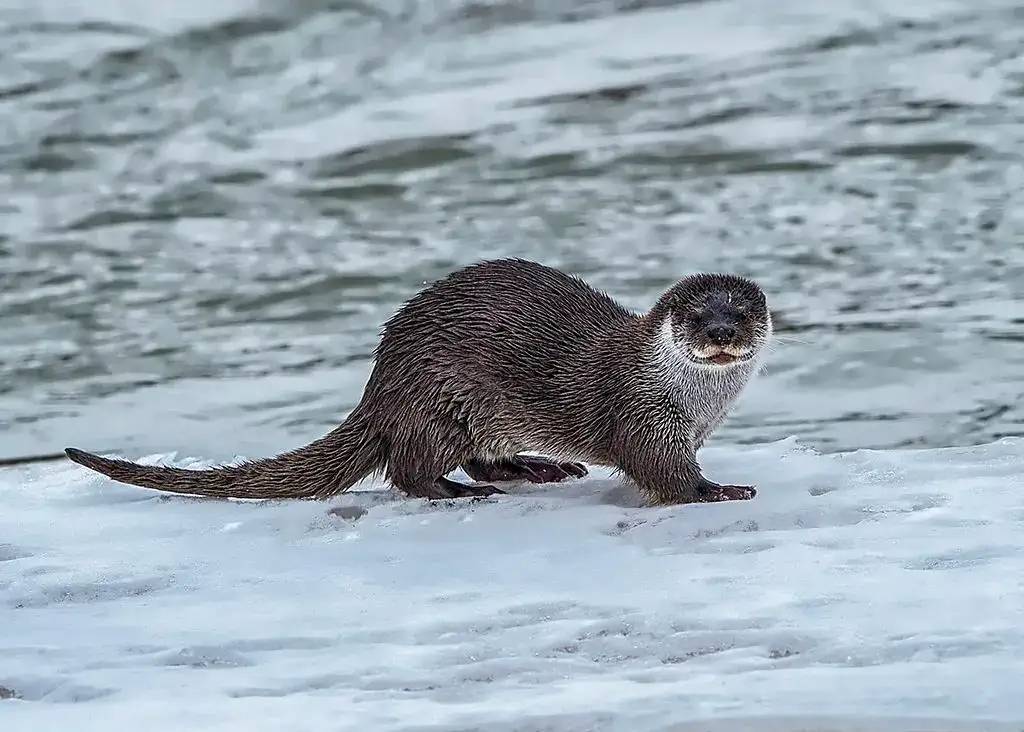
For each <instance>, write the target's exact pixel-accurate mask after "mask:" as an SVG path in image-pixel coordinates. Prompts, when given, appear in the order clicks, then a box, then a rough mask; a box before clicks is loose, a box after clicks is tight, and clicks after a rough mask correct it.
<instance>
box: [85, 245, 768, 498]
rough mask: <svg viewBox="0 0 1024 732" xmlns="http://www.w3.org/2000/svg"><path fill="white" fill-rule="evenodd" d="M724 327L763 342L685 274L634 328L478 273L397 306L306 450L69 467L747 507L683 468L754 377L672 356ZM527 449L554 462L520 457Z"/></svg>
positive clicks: (582, 288) (565, 287) (307, 486)
mask: <svg viewBox="0 0 1024 732" xmlns="http://www.w3.org/2000/svg"><path fill="white" fill-rule="evenodd" d="M734 298H735V299H734ZM698 316H699V317H698ZM723 318H724V319H728V318H732V320H731V321H730V322H733V323H734V324H735V325H736V329H735V330H736V333H735V334H734V339H735V343H736V344H737V346H744V345H747V346H751V354H752V356H753V355H755V354H756V353H757V352H759V351H760V347H761V346H762V345H763V344H764V342H765V341H766V340H767V337H768V335H769V334H770V330H771V325H770V317H769V316H768V312H767V309H766V306H765V305H764V296H763V294H762V293H761V291H760V289H758V288H757V286H756V285H754V284H753V283H751V282H749V281H748V280H743V279H740V278H736V277H730V276H726V275H699V276H697V277H693V278H687V279H685V280H682V281H681V282H680V283H679V284H677V285H676V286H675V287H674V288H672V289H671V290H669V291H668V292H667V293H666V294H665V295H664V296H663V297H662V298H661V299H660V300H659V302H658V303H657V304H656V305H655V307H654V308H653V309H652V310H651V311H650V312H649V313H647V314H646V315H637V314H634V313H631V312H629V311H627V310H626V309H624V308H623V307H621V306H620V305H618V304H617V303H615V302H614V301H613V300H612V299H611V298H609V297H608V296H607V295H605V294H602V293H599V292H597V291H595V290H593V289H592V288H591V287H589V286H588V285H586V284H585V283H583V282H582V281H580V280H579V279H577V278H574V277H570V276H568V275H566V274H563V273H562V272H559V271H557V270H554V269H551V268H549V267H545V266H542V265H539V264H535V263H533V262H527V261H524V260H516V259H506V260H497V261H490V262H483V263H480V264H476V265H473V266H470V267H467V268H465V269H462V270H459V271H457V272H454V273H452V274H451V275H449V276H448V277H446V278H445V279H443V280H441V281H439V282H437V283H435V284H434V285H432V286H431V287H428V288H427V289H425V290H423V291H422V292H420V293H419V294H418V295H416V296H415V297H414V298H412V299H411V300H410V301H409V302H408V303H407V304H406V305H405V306H404V307H403V308H402V309H401V310H399V312H398V313H397V314H396V315H395V316H394V317H393V318H392V319H391V320H390V321H389V322H388V323H387V324H386V325H385V327H384V330H383V334H382V338H381V341H380V344H379V345H378V347H377V350H376V353H375V363H374V367H373V371H372V373H371V375H370V379H369V381H368V383H367V385H366V389H365V391H364V393H363V397H362V400H361V401H360V403H359V405H358V406H357V407H356V408H355V410H354V411H353V412H352V413H351V414H350V415H349V416H348V418H347V419H346V420H345V421H344V423H343V424H342V425H341V426H339V427H338V428H337V429H335V430H334V431H332V432H331V433H329V434H328V435H326V436H325V437H323V438H321V439H319V440H317V441H315V442H313V443H311V444H309V445H307V446H305V447H302V448H299V449H297V450H295V451H292V452H288V453H284V454H282V455H278V456H277V457H273V458H269V459H264V460H256V461H253V462H249V463H244V464H241V465H237V466H225V467H220V468H215V469H212V470H200V471H196V470H184V469H180V468H170V467H162V466H157V467H148V466H141V465H138V464H135V463H130V462H127V461H122V460H112V459H107V458H101V457H98V456H95V455H91V454H89V453H84V452H82V451H80V450H75V449H68V451H67V454H68V457H70V458H71V459H72V460H74V461H75V462H78V463H81V464H82V465H85V466H86V467H89V468H92V469H93V470H96V471H99V472H101V473H103V474H104V475H107V476H109V477H111V478H113V479H115V480H118V481H121V482H124V483H130V484H133V485H139V486H144V487H147V488H155V489H157V490H163V491H171V492H175V493H184V494H193V495H205V496H217V497H238V498H326V497H328V496H332V495H334V494H336V493H339V492H341V491H344V490H346V489H348V488H349V487H350V486H352V485H353V484H355V483H356V482H358V481H360V480H361V479H363V478H364V477H366V476H368V475H370V474H372V473H375V472H380V471H386V475H387V478H388V480H389V481H390V482H391V483H392V484H393V485H394V486H396V487H397V488H399V489H401V490H402V491H404V492H405V493H406V494H408V495H410V496H421V497H427V498H439V497H451V496H461V495H479V494H486V493H490V492H498V491H496V489H493V488H492V487H490V486H482V487H481V486H476V487H474V486H464V485H462V484H459V483H455V482H454V481H450V480H447V479H446V478H445V477H444V476H446V475H447V474H448V473H450V472H452V471H453V470H455V469H456V468H458V467H460V466H461V467H463V468H465V470H466V472H467V473H468V474H469V475H470V476H471V477H472V478H474V479H476V480H493V481H498V480H511V479H528V480H533V481H534V482H545V481H548V480H561V479H564V478H566V477H572V476H578V475H582V474H584V473H585V472H586V471H585V469H584V468H583V467H582V466H581V465H579V464H578V463H575V462H572V461H575V460H580V461H584V462H589V463H595V464H600V465H609V466H614V467H616V468H618V469H619V470H621V471H622V472H623V473H625V474H626V475H627V476H629V477H630V478H632V479H633V480H634V481H635V482H636V483H637V485H638V486H639V488H640V489H641V491H642V492H643V493H644V494H645V495H646V496H647V497H648V498H649V499H650V500H651V501H652V502H662V503H670V502H690V501H701V500H722V499H726V498H748V497H750V496H752V495H753V490H752V489H746V488H743V487H733V486H719V485H717V484H715V483H712V482H710V481H708V480H706V479H705V478H704V477H703V476H702V475H701V473H700V469H699V467H698V465H697V462H696V459H695V453H696V450H697V448H698V447H699V446H700V444H701V443H702V442H703V440H704V439H705V438H706V437H707V434H708V433H710V431H711V430H713V429H714V427H715V426H716V425H717V423H718V422H719V421H720V420H721V418H722V417H723V416H724V413H725V411H726V410H727V409H728V407H729V405H730V404H731V403H732V401H733V400H734V399H735V397H736V396H737V395H738V394H739V391H740V390H741V389H742V387H743V384H744V383H745V382H746V380H747V378H748V377H749V376H750V374H751V373H752V372H753V370H754V369H755V368H756V359H754V358H751V359H750V360H749V362H745V363H743V364H740V365H737V366H732V367H728V368H717V367H708V366H705V365H700V364H690V363H689V361H687V360H686V358H685V357H684V356H683V355H682V354H683V353H684V352H685V353H688V352H689V351H687V350H686V349H687V347H688V346H694V347H705V346H706V345H707V343H708V341H707V339H706V337H705V335H704V334H705V331H707V332H711V333H719V334H720V333H721V330H719V331H713V330H708V329H709V328H710V326H709V322H710V323H711V325H714V324H715V323H721V322H725V320H723ZM702 319H703V320H702ZM709 319H710V320H709ZM667 329H671V331H672V334H673V336H672V339H673V340H672V343H674V344H677V345H678V346H679V348H681V349H682V350H679V351H678V352H676V350H674V349H673V348H672V347H670V346H671V345H672V343H669V344H666V340H665V339H666V336H665V335H664V334H665V332H667ZM531 450H536V451H543V452H545V453H548V454H551V455H554V456H557V458H558V459H550V458H531V457H527V456H525V455H522V454H521V453H522V452H523V451H531Z"/></svg>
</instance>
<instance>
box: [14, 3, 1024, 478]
mask: <svg viewBox="0 0 1024 732" xmlns="http://www.w3.org/2000/svg"><path fill="white" fill-rule="evenodd" d="M1013 6H1014V3H1010V2H997V1H992V0H990V1H988V2H976V1H971V0H963V1H962V2H954V1H952V0H949V1H946V0H916V1H914V2H907V3H882V2H870V3H869V2H864V1H863V0H836V1H834V2H830V3H823V4H819V5H813V4H810V3H806V2H802V1H801V2H796V1H795V0H785V1H780V2H773V3H764V2H761V1H760V0H721V1H718V2H715V1H707V2H700V1H698V0H690V1H689V2H669V1H667V0H661V1H658V0H584V1H577V2H569V1H568V0H558V1H554V2H540V0H536V1H535V2H515V1H513V0H507V1H506V2H491V1H488V0H478V1H477V2H471V1H468V0H467V1H464V2H419V3H416V2H406V1H403V2H391V3H386V2H383V3H382V2H372V3H371V2H366V3H361V2H346V1H344V0H334V1H331V0H317V1H307V2H284V1H283V0H282V1H281V2H255V1H251V2H245V1H243V0H231V1H230V2H224V1H221V2H215V1H213V0H209V1H208V2H205V3H204V2H197V1H196V0H189V2H185V3H173V4H172V3H164V4H159V3H156V4H148V5H147V4H141V3H137V2H130V1H129V0H124V1H123V2H118V1H117V0H103V1H102V2H88V3H87V2H84V0H83V1H82V2H79V3H68V2H57V1H56V0H42V1H41V2H40V1H38V0H37V1H34V2H29V0H20V2H19V1H17V0H16V1H15V2H14V3H10V2H8V3H6V4H5V7H4V9H0V417H2V422H0V457H2V456H8V455H16V454H23V453H37V452H47V451H50V450H59V449H60V448H62V447H63V446H64V445H66V444H72V443H74V444H80V445H82V446H84V447H89V448H94V449H98V450H121V451H126V452H129V453H133V454H137V453H139V452H145V451H157V450H166V449H177V450H180V451H182V452H184V453H188V454H192V455H200V456H203V457H210V458H223V457H228V456H231V455H234V454H236V453H244V454H249V455H255V454H261V453H267V452H273V451H277V450H280V449H284V448H286V447H291V446H294V445H297V444H300V443H302V442H305V441H306V440H308V439H310V438H312V437H315V436H318V435H319V434H320V433H321V432H322V431H323V430H325V429H326V428H328V427H329V426H331V425H333V424H335V423H336V421H337V420H338V418H339V417H340V416H341V415H342V414H343V413H344V412H345V411H346V410H347V409H349V408H350V407H351V406H352V405H353V404H354V403H355V402H356V400H357V399H358V397H359V392H360V389H361V386H362V384H363V380H364V379H365V377H366V374H367V372H368V368H369V363H368V360H367V359H368V354H369V352H370V350H371V348H372V347H373V345H374V343H375V340H376V337H377V329H378V327H379V325H380V323H381V322H382V321H383V320H384V319H385V318H386V317H387V316H388V315H389V314H390V313H391V312H393V311H394V309H395V308H396V307H398V305H399V304H400V303H401V302H402V301H403V300H404V299H405V298H407V297H409V296H410V295H411V294H413V293H414V292H415V291H416V290H417V289H418V288H420V287H421V286H422V285H423V283H424V282H426V281H429V280H432V279H435V278H437V277H440V276H442V275H443V274H445V273H446V272H448V271H449V270H451V269H453V268H455V267H458V266H460V265H462V264H465V263H468V262H470V261H473V260H476V259H479V258H481V257H485V256H495V255H518V256H525V257H531V258H536V259H540V260H542V261H544V262H547V263H549V264H552V265H556V266H559V267H563V268H566V269H569V270H571V271H574V272H577V273H579V274H582V275H584V276H585V277H587V278H588V279H589V280H590V281H591V282H593V283H594V284H596V285H598V286H601V287H603V288H606V289H608V290H609V291H611V292H612V293H614V294H615V295H616V296H618V297H620V298H621V299H623V300H624V301H626V302H627V303H629V304H630V305H632V306H635V307H638V308H642V307H645V306H646V305H648V304H650V303H651V302H652V301H653V300H654V299H655V298H656V297H657V295H658V294H659V292H660V291H661V290H662V289H663V288H665V287H666V286H668V285H669V284H670V283H671V282H672V281H673V280H674V279H675V278H677V277H679V276H681V275H683V274H686V273H688V272H691V271H694V270H706V269H716V270H728V271H736V272H741V273H745V274H749V275H752V276H754V277H755V278H757V279H758V280H759V281H760V282H761V283H762V284H763V286H764V287H765V288H766V290H768V291H769V297H770V301H771V302H772V303H773V305H774V308H775V310H776V313H777V319H778V323H779V325H780V330H781V331H782V334H783V336H785V337H786V338H785V342H783V343H780V345H779V348H778V350H777V352H776V353H775V354H774V356H773V357H772V358H771V361H770V367H769V372H768V374H767V375H766V377H765V378H764V379H763V380H762V381H761V382H760V383H759V384H758V385H757V386H756V387H755V388H754V389H752V390H751V392H750V393H749V394H748V397H747V398H746V399H745V401H744V402H743V403H742V406H741V408H740V409H738V411H737V412H736V414H735V416H734V418H733V419H732V420H731V421H730V422H729V423H728V424H727V425H726V427H724V428H723V430H722V431H721V432H720V433H719V438H718V439H720V440H723V441H724V440H729V441H743V442H752V441H761V440H771V439H775V438H780V437H784V436H788V435H791V434H795V435H798V436H799V437H800V439H801V440H803V441H805V442H807V443H809V444H812V445H815V446H817V447H819V448H821V449H824V450H836V449H850V448H857V447H864V446H871V447H887V446H897V445H929V446H934V445H947V444H963V443H976V442H984V441H990V440H992V439H994V438H996V437H998V436H1002V435H1009V434H1021V433H1024V406H1022V402H1024V400H1022V395H1024V242H1022V239H1024V205H1022V204H1024V192H1022V191H1024V166H1022V159H1021V151H1022V150H1024V147H1022V142H1024V126H1022V122H1024V10H1022V9H1021V8H1019V7H1018V8H1014V7H1013Z"/></svg>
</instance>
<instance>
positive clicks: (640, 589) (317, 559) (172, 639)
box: [0, 440, 1024, 732]
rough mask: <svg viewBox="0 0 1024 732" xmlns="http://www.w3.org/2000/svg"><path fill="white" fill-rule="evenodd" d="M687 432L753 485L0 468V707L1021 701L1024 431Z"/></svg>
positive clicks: (651, 711)
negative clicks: (848, 442)
mask: <svg viewBox="0 0 1024 732" xmlns="http://www.w3.org/2000/svg"><path fill="white" fill-rule="evenodd" d="M706 453H707V454H706V455H705V457H704V464H705V470H706V472H707V474H708V475H709V476H711V477H713V478H715V479H717V480H720V481H728V482H754V483H756V484H757V485H758V486H759V493H758V496H757V498H756V499H755V500H753V501H750V502H742V503H728V504H716V505H691V506H678V507H669V508H656V509H652V508H644V507H641V506H640V505H639V504H638V501H637V498H636V496H635V495H634V494H633V493H632V492H631V490H629V489H627V488H625V487H623V486H622V485H621V483H620V482H619V481H618V480H617V479H616V478H614V477H611V476H610V475H608V474H606V473H595V474H593V475H592V476H591V477H588V478H586V479H584V480H581V481H576V482H574V483H571V484H563V485H551V486H535V487H526V486H523V487H516V486H514V487H512V489H511V490H512V493H511V494H510V495H508V496H503V497H499V498H497V499H494V500H492V499H487V500H478V501H469V500H460V501H443V502H438V503H433V504H431V503H427V502H424V501H420V500H409V499H405V498H403V497H401V496H399V495H397V494H395V493H393V492H390V491H388V490H386V489H384V488H383V487H382V486H381V485H375V484H368V485H365V486H363V487H362V489H361V490H360V491H358V492H353V493H350V494H347V495H343V496H340V497H339V498H337V499H336V500H334V501H332V502H330V503H328V504H324V503H314V502H275V503H259V502H222V501H205V500H195V499H188V498H183V497H176V496H166V495H161V494H157V493H154V492H151V491H146V490H142V489H137V488H131V487H127V486H121V485H118V484H115V483H112V482H111V481H109V480H106V479H104V478H101V477H99V476H96V475H93V474H90V473H88V472H87V471H85V470H83V469H81V468H78V467H77V466H73V465H71V464H61V463H56V464H49V465H41V466H35V467H31V468H20V469H8V470H5V471H0V497H2V500H3V510H2V511H0V687H2V689H0V693H2V695H3V696H13V697H14V698H11V699H8V700H5V701H0V728H2V729H3V730H5V731H6V732H29V731H33V732H36V731H39V730H76V731H78V732H87V731H89V730H104V731H105V732H106V731H108V730H111V729H115V730H116V729H140V730H146V731H147V732H163V731H164V730H185V729H189V730H192V729H203V730H229V729H231V730H235V729H245V730H268V731H269V730H275V731H277V730H348V729H352V730H356V729H359V730H371V729H372V730H378V729H381V730H384V729H388V730H390V729H410V730H414V729H417V730H418V729H423V730H426V729H464V730H471V729H488V730H511V729H518V730H532V729H550V730H591V729H622V730H630V731H633V730H645V729H664V728H668V727H671V726H674V725H675V726H677V728H680V729H694V730H696V729H706V730H716V729H723V730H724V729H751V730H794V729H817V730H820V729H844V730H853V729H857V730H861V729H864V730H868V729H871V730H881V729H886V730H888V729H893V730H895V729H903V730H909V729H976V730H995V729H1002V727H1001V726H1000V724H1001V723H1010V722H1019V721H1020V720H1022V719H1024V694H1022V691H1021V689H1022V681H1024V491H1022V489H1024V442H1022V441H1014V440H1005V441H1002V442H998V443H995V444H992V445H987V446H982V447H975V448H962V449H961V448H958V449H947V450H920V451H887V452H857V453H851V454H842V455H819V454H816V453H814V452H811V451H809V450H807V449H803V448H801V447H800V446H799V445H798V444H797V443H796V442H794V441H783V442H779V443H773V444H770V445H766V446H763V447H756V448H754V447H736V446H727V447H719V448H713V449H709V450H708V451H706ZM172 457H173V456H151V457H150V458H149V459H148V461H158V460H161V459H170V458H172ZM176 462H177V464H180V465H187V466H196V465H205V463H196V462H195V461H189V460H177V461H176ZM338 509H341V510H338ZM339 514H341V515H339ZM915 718H916V719H930V720H947V722H928V723H925V722H920V723H919V724H916V726H914V725H909V723H908V722H907V721H906V720H908V719H915ZM737 720H739V721H737ZM787 720H788V721H787ZM794 720H803V721H802V722H798V721H794ZM809 720H811V721H809ZM813 720H818V721H817V722H814V721H813ZM901 720H902V721H901ZM801 725H803V726H801Z"/></svg>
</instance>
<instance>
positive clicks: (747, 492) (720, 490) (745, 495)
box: [700, 485, 757, 503]
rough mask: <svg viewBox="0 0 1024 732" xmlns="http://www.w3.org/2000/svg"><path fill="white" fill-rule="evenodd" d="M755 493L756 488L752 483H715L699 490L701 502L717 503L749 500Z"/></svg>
mask: <svg viewBox="0 0 1024 732" xmlns="http://www.w3.org/2000/svg"><path fill="white" fill-rule="evenodd" d="M756 495H757V489H756V488H754V486H752V485H715V486H707V487H705V488H703V489H702V490H701V492H700V501H701V502H702V503H717V502H719V501H749V500H750V499H751V498H753V497H754V496H756Z"/></svg>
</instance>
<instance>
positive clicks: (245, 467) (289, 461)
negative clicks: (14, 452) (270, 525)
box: [64, 410, 387, 499]
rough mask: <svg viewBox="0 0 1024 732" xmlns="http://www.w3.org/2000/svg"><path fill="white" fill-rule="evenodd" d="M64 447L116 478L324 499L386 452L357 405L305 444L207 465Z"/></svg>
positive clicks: (170, 488) (195, 489)
mask: <svg viewBox="0 0 1024 732" xmlns="http://www.w3.org/2000/svg"><path fill="white" fill-rule="evenodd" d="M64 452H65V454H67V456H68V457H69V458H70V459H71V460H73V461H74V462H76V463H78V464H79V465H84V466H85V467H87V468H89V469H91V470H95V471H96V472H98V473H102V474H103V475H106V476H107V477H109V478H113V479H114V480H116V481H118V482H121V483H128V484H129V485H137V486H142V487H143V488H152V489H154V490H158V491H167V492H169V493H182V494H186V495H193V496H211V497H215V498H305V499H322V498H328V497H329V496H333V495H335V494H337V493H341V492H342V491H345V490H347V489H348V488H351V487H352V486H353V485H355V484H356V483H358V482H359V481H360V480H362V479H363V478H365V477H366V476H367V475H369V474H371V473H373V472H376V471H378V470H380V469H381V468H382V467H383V465H384V463H385V461H386V457H387V456H386V450H385V445H384V441H383V438H382V437H381V436H380V435H378V434H377V433H376V432H375V431H374V430H372V429H371V427H370V426H369V425H368V424H367V423H366V420H365V419H363V417H362V416H361V415H359V413H358V410H357V411H356V412H353V413H352V414H351V415H349V417H348V419H346V420H345V421H344V422H343V423H342V424H341V425H340V426H339V427H337V428H336V429H335V430H333V431H332V432H329V433H328V434H326V435H324V436H323V437H321V438H320V439H319V440H316V441H315V442H311V443H310V444H308V445H306V446H305V447H300V448H298V449H297V450H292V451H291V452H286V453H282V454H280V455H277V456H275V457H271V458H264V459H261V460H253V461H252V462H246V463H241V464H239V465H224V466H221V467H218V468H212V469H210V470H186V469H184V468H172V467H165V466H150V465H139V464H138V463H132V462H128V461H127V460H116V459H111V458H104V457H100V456H98V455H93V454H91V453H88V452H83V451H82V450H77V449H75V448H73V447H69V448H68V449H67V450H65V451H64Z"/></svg>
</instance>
